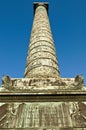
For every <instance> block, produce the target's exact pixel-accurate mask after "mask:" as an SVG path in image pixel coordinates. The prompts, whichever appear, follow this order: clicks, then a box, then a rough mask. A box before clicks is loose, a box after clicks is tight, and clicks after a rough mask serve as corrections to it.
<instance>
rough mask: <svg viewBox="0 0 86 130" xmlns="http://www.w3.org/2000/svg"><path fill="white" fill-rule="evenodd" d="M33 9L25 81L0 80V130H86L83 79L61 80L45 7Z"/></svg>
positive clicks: (40, 6)
mask: <svg viewBox="0 0 86 130" xmlns="http://www.w3.org/2000/svg"><path fill="white" fill-rule="evenodd" d="M34 8H35V11H34V12H35V16H34V22H33V27H32V33H31V39H30V45H29V49H28V56H27V63H26V69H25V75H24V78H11V77H9V76H4V77H2V87H1V88H0V130H86V88H85V85H84V79H83V77H82V76H81V75H77V76H76V77H75V78H61V77H60V73H59V68H58V62H57V58H56V52H55V48H54V41H53V38H52V33H51V29H50V25H49V19H48V14H47V12H48V4H47V3H35V6H34Z"/></svg>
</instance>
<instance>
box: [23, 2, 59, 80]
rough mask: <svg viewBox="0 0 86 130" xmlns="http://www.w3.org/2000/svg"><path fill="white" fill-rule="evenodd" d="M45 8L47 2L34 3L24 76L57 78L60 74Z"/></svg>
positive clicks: (46, 7) (46, 8)
mask: <svg viewBox="0 0 86 130" xmlns="http://www.w3.org/2000/svg"><path fill="white" fill-rule="evenodd" d="M47 10H48V4H47V3H35V4H34V21H33V27H32V32H31V38H30V44H29V50H28V56H27V63H26V68H25V74H24V77H25V78H57V77H58V76H60V74H59V68H58V62H57V59H56V52H55V47H54V41H53V37H52V33H51V29H50V24H49V19H48V13H47Z"/></svg>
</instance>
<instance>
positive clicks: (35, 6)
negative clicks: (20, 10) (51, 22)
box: [33, 2, 49, 14]
mask: <svg viewBox="0 0 86 130" xmlns="http://www.w3.org/2000/svg"><path fill="white" fill-rule="evenodd" d="M40 5H41V6H44V7H45V8H46V10H47V13H48V6H49V4H48V2H34V3H33V7H34V14H35V10H36V8H37V7H38V6H40Z"/></svg>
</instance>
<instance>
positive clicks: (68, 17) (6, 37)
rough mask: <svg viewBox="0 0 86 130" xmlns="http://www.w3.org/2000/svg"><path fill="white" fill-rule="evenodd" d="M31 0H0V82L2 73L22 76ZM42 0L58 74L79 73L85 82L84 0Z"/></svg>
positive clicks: (85, 33)
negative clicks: (47, 18) (47, 6)
mask: <svg viewBox="0 0 86 130" xmlns="http://www.w3.org/2000/svg"><path fill="white" fill-rule="evenodd" d="M38 1H39V0H37V2H38ZM44 1H45V0H43V2H44ZM33 2H36V0H35V1H34V0H0V84H1V78H2V75H10V76H11V77H13V78H14V77H16V78H19V77H20V78H21V77H23V76H24V70H25V64H26V56H27V50H28V44H29V39H30V33H31V28H32V22H33ZM46 2H49V19H50V25H51V30H52V34H53V39H54V41H55V47H56V53H57V57H58V62H59V69H60V73H61V76H62V77H69V78H70V77H75V76H76V75H78V74H82V75H83V76H84V79H85V84H86V0H46Z"/></svg>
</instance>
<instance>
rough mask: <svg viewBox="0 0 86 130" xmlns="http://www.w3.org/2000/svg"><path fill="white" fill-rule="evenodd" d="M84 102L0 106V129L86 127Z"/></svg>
mask: <svg viewBox="0 0 86 130" xmlns="http://www.w3.org/2000/svg"><path fill="white" fill-rule="evenodd" d="M85 109H86V102H58V103H57V102H56V103H55V102H45V103H42V102H41V103H40V102H37V103H8V104H0V128H47V127H51V128H52V127H54V128H62V127H76V128H77V127H86V111H85Z"/></svg>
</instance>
